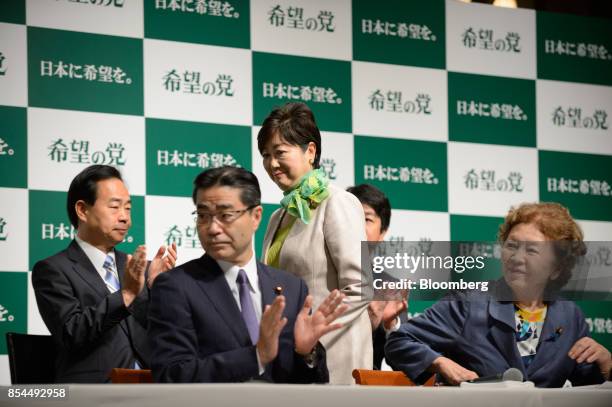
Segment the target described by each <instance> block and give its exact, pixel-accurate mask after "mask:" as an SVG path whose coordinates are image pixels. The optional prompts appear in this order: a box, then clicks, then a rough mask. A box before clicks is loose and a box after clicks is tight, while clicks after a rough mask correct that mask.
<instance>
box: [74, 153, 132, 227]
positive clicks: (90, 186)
mask: <svg viewBox="0 0 612 407" xmlns="http://www.w3.org/2000/svg"><path fill="white" fill-rule="evenodd" d="M111 178H117V179H118V180H120V181H123V178H121V173H120V172H119V170H118V169H116V168H115V167H111V166H110V165H90V166H89V167H87V168H85V169H84V170H83V171H81V172H79V173H78V174H77V176H76V177H74V179H73V180H72V182H71V183H70V187H69V188H68V198H67V199H66V210H67V211H68V218H69V219H70V223H71V224H72V226H74V227H75V228H78V227H79V217H78V216H77V214H76V210H75V209H74V206H75V205H76V203H77V202H78V201H84V202H85V203H86V204H87V205H90V206H91V205H94V204H95V203H96V199H97V198H98V182H100V181H104V180H106V179H111Z"/></svg>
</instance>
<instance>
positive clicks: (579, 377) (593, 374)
mask: <svg viewBox="0 0 612 407" xmlns="http://www.w3.org/2000/svg"><path fill="white" fill-rule="evenodd" d="M575 312H576V313H575V316H574V318H575V319H576V321H577V324H578V329H577V332H578V334H577V339H576V340H579V339H581V338H584V337H585V336H589V337H590V336H591V335H590V334H589V327H588V325H587V323H586V320H585V319H584V315H583V314H582V311H580V309H579V308H578V307H576V311H575ZM569 381H570V382H572V385H573V386H585V385H589V384H599V383H603V382H604V377H603V375H602V374H601V372H600V370H599V366H598V365H597V363H586V362H585V363H576V364H575V367H574V370H573V371H572V373H571V375H570V377H569Z"/></svg>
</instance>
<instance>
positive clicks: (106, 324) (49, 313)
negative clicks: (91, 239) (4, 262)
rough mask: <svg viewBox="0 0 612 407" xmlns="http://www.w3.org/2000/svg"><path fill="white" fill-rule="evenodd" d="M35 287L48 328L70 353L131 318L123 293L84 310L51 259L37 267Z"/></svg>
mask: <svg viewBox="0 0 612 407" xmlns="http://www.w3.org/2000/svg"><path fill="white" fill-rule="evenodd" d="M32 285H33V287H34V294H35V295H36V302H37V304H38V310H39V311H40V314H41V316H42V318H43V320H44V321H45V324H46V325H47V328H48V329H49V331H50V332H51V334H52V335H53V337H54V338H56V341H59V342H60V343H61V344H62V345H63V346H64V347H66V348H68V349H72V348H74V349H76V348H83V347H87V346H89V345H91V344H93V343H95V342H96V341H98V340H99V339H101V338H102V337H103V336H104V335H105V334H106V332H107V331H108V330H110V329H111V328H114V327H115V326H116V325H117V324H119V323H120V322H121V321H122V320H123V319H125V318H126V317H128V316H129V315H130V310H128V308H126V307H125V305H124V304H123V298H122V296H121V291H117V292H115V293H113V294H110V293H109V294H108V295H107V296H106V297H104V298H103V299H102V300H101V301H100V302H98V303H97V304H96V305H95V306H91V307H83V306H82V305H81V302H80V300H79V298H77V296H76V295H75V292H74V289H73V286H72V284H71V283H70V281H69V280H68V278H67V277H66V275H65V274H64V272H63V271H62V270H61V266H60V265H58V264H57V261H53V260H50V259H47V260H43V261H40V262H38V263H36V264H35V265H34V268H33V270H32Z"/></svg>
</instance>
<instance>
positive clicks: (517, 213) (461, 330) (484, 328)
mask: <svg viewBox="0 0 612 407" xmlns="http://www.w3.org/2000/svg"><path fill="white" fill-rule="evenodd" d="M498 238H499V242H500V244H501V245H502V256H501V257H502V270H503V278H502V279H500V280H499V281H497V282H495V284H494V285H493V287H491V290H489V291H488V292H480V291H478V292H475V291H470V292H468V291H459V292H453V293H451V294H450V295H448V296H447V297H446V298H444V299H443V300H441V301H439V302H437V303H436V304H435V305H433V306H432V307H431V308H429V309H427V310H426V311H425V312H424V313H423V314H422V315H420V316H418V317H416V318H413V319H412V320H410V321H408V322H407V323H405V324H403V325H402V326H401V327H400V328H399V330H397V331H396V332H393V333H391V334H390V336H389V339H388V341H387V345H386V347H385V352H386V356H387V359H388V360H389V361H390V363H391V364H392V366H394V368H395V369H397V370H402V371H404V372H405V373H406V375H407V376H408V377H410V378H411V379H412V380H414V381H415V382H417V383H422V382H424V381H426V380H427V379H428V378H429V377H430V376H431V375H432V374H434V373H437V374H439V375H440V376H441V377H442V378H443V379H444V380H445V381H446V382H447V383H449V384H458V383H460V382H462V381H466V380H471V379H474V378H476V377H479V376H489V375H494V374H498V373H503V372H504V371H505V370H507V369H508V368H511V367H513V368H517V369H519V370H520V371H522V373H523V377H524V378H525V379H526V380H530V381H532V382H534V383H535V385H536V386H538V387H561V386H563V384H564V383H565V381H566V380H569V381H570V382H572V384H573V385H574V386H576V385H585V384H594V383H601V382H602V381H604V379H608V378H609V375H610V369H611V367H612V359H611V357H610V352H609V351H608V350H607V349H605V348H604V347H603V346H601V345H600V344H598V343H597V342H595V341H594V340H593V339H592V338H590V337H589V329H588V326H587V324H586V321H585V319H584V315H583V314H582V312H581V311H580V309H579V308H578V307H577V306H576V304H574V303H573V302H571V301H564V300H561V299H557V297H556V295H555V294H554V293H555V292H557V291H558V290H559V289H560V288H561V287H563V286H564V285H565V284H566V283H567V282H568V280H569V279H570V277H571V273H572V269H573V267H574V265H575V264H576V260H577V259H578V257H580V256H582V255H584V254H585V252H586V249H585V246H584V243H583V242H582V241H583V235H582V231H581V230H580V227H579V226H578V225H577V224H576V222H575V221H574V220H573V219H572V217H571V216H570V214H569V212H568V210H567V209H566V208H564V207H563V206H561V205H559V204H556V203H536V204H522V205H520V206H519V207H518V208H512V209H511V210H510V212H509V213H508V215H507V216H506V218H505V222H504V224H502V225H501V227H500V230H499V236H498Z"/></svg>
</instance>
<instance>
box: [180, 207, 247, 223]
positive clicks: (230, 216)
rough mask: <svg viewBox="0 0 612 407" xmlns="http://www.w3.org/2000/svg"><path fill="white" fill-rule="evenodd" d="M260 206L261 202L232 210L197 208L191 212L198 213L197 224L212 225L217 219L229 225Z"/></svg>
mask: <svg viewBox="0 0 612 407" xmlns="http://www.w3.org/2000/svg"><path fill="white" fill-rule="evenodd" d="M257 206H259V204H255V205H251V206H249V207H248V208H244V209H238V210H231V209H226V210H222V211H217V212H210V211H200V212H198V211H197V210H195V211H193V212H191V214H192V215H196V216H195V218H194V220H195V223H196V224H197V225H210V224H211V223H212V221H213V219H217V221H218V222H219V223H221V224H222V225H229V224H230V223H232V222H234V221H235V220H236V219H238V218H239V217H241V216H242V215H243V214H244V213H246V212H248V211H250V210H251V209H253V208H255V207H257Z"/></svg>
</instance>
